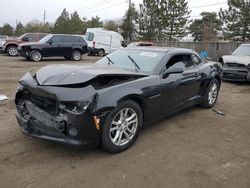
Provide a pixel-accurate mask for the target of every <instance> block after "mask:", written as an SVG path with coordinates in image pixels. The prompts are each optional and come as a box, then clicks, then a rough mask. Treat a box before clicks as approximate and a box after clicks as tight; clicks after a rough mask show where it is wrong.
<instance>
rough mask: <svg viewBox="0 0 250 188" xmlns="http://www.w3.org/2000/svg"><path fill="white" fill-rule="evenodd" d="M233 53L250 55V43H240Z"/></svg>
mask: <svg viewBox="0 0 250 188" xmlns="http://www.w3.org/2000/svg"><path fill="white" fill-rule="evenodd" d="M233 55H239V56H250V45H240V46H239V47H238V48H237V49H236V50H235V51H234V52H233Z"/></svg>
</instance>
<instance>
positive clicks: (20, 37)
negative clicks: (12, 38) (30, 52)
mask: <svg viewBox="0 0 250 188" xmlns="http://www.w3.org/2000/svg"><path fill="white" fill-rule="evenodd" d="M25 35H27V33H25V34H22V35H21V36H19V37H18V39H20V40H21V39H22V38H23V37H24V36H25Z"/></svg>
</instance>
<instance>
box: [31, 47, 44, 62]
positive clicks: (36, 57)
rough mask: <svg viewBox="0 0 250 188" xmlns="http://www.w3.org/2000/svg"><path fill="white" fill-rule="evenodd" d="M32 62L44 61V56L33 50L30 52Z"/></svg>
mask: <svg viewBox="0 0 250 188" xmlns="http://www.w3.org/2000/svg"><path fill="white" fill-rule="evenodd" d="M30 60H31V61H34V62H39V61H41V60H42V54H41V52H40V51H38V50H33V51H32V52H30Z"/></svg>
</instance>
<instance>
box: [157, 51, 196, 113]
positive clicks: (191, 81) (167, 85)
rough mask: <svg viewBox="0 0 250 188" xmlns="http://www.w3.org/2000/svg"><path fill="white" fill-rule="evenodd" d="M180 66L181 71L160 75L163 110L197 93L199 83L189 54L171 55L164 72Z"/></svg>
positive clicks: (173, 106) (169, 108)
mask: <svg viewBox="0 0 250 188" xmlns="http://www.w3.org/2000/svg"><path fill="white" fill-rule="evenodd" d="M174 67H180V68H181V70H182V72H179V73H170V74H168V75H167V76H162V78H161V85H162V94H161V96H162V108H163V112H166V111H171V110H172V109H174V108H177V107H178V106H181V105H182V104H183V103H184V102H186V101H187V100H189V99H191V98H192V97H194V96H195V95H197V93H198V85H199V83H200V81H199V80H200V78H199V75H198V74H197V72H196V66H195V64H194V62H193V61H192V58H191V55H190V54H177V55H173V56H172V57H171V58H170V60H169V61H168V62H167V63H166V66H165V67H164V69H165V71H163V72H166V71H167V70H168V69H170V68H174Z"/></svg>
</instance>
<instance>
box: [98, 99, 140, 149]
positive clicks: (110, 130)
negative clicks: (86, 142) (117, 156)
mask: <svg viewBox="0 0 250 188" xmlns="http://www.w3.org/2000/svg"><path fill="white" fill-rule="evenodd" d="M142 122H143V115H142V110H141V108H140V106H139V105H138V104H137V103H136V102H134V101H131V100H127V101H124V102H122V103H120V104H119V105H118V106H117V107H116V108H115V109H114V110H113V111H111V112H110V113H109V115H108V116H107V118H106V120H105V122H104V126H103V129H102V136H101V143H102V148H103V149H104V150H106V151H108V152H110V153H119V152H122V151H124V150H126V149H128V148H129V147H130V146H132V145H133V144H134V143H135V141H136V139H137V137H138V135H139V132H140V129H141V127H142Z"/></svg>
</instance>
